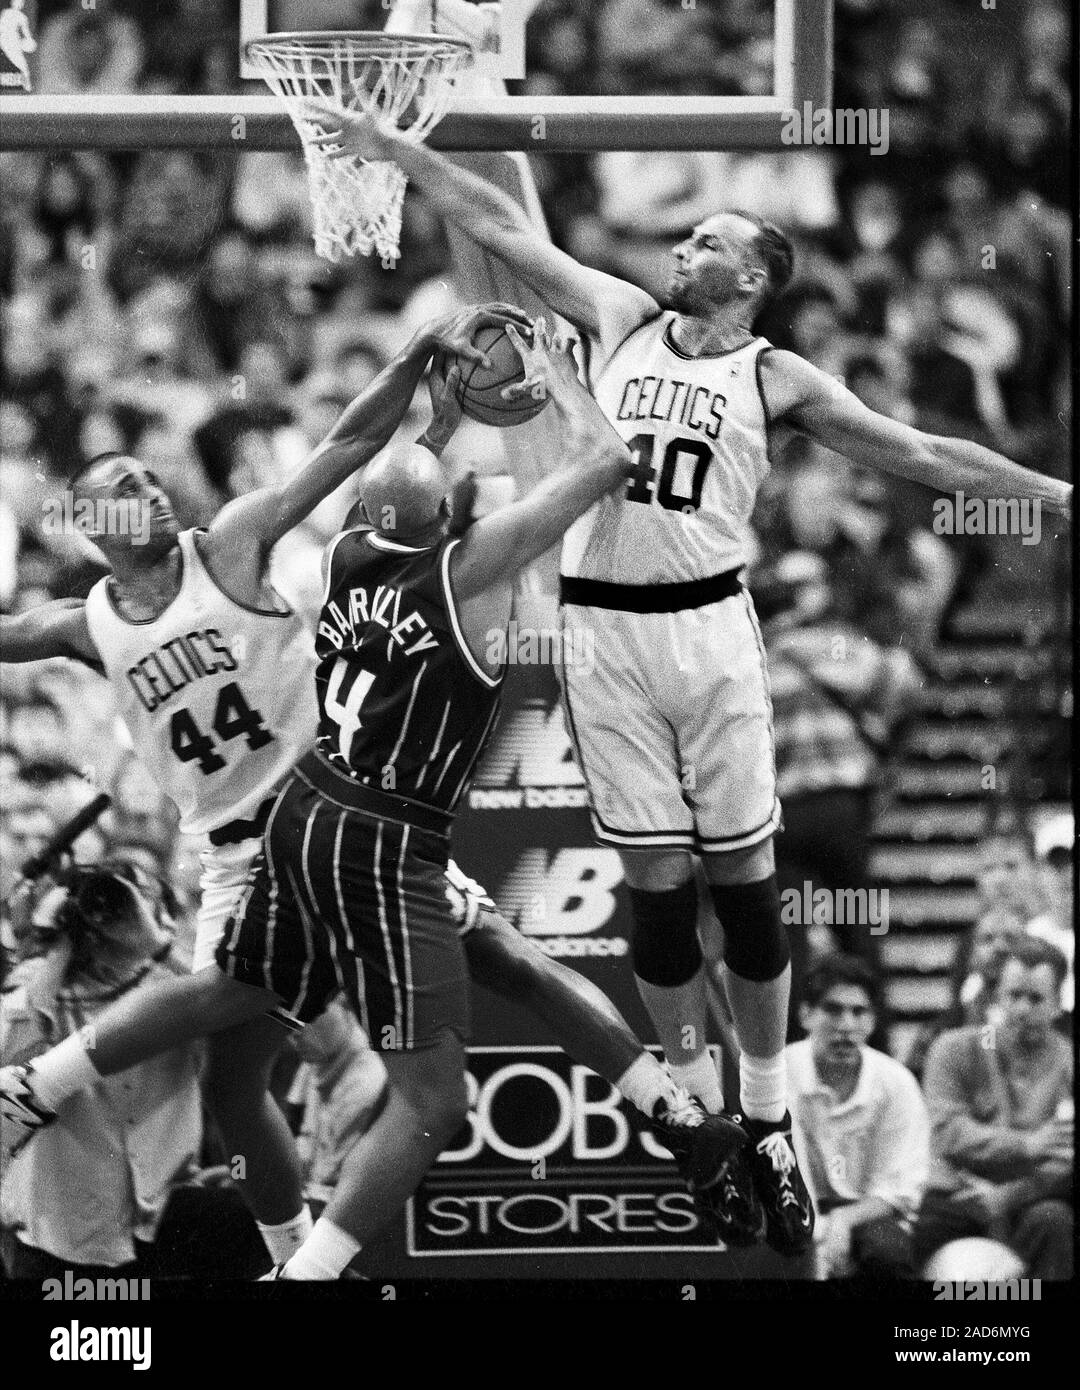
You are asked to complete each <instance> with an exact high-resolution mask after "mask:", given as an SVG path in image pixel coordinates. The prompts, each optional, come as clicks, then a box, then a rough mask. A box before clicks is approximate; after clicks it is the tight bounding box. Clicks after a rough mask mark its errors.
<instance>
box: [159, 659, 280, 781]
mask: <svg viewBox="0 0 1080 1390" xmlns="http://www.w3.org/2000/svg"><path fill="white" fill-rule="evenodd" d="M212 727H213V731H214V733H215V734H217V736H218V739H220V741H221V742H222V743H228V741H229V740H230V739H233V738H238V737H239V736H240V735H241V734H243V735H244V737H245V738H246V739H247V746H248V747H249V748H253V749H254V748H264V747H265V746H266V745H267V744H268V743H273V741H274V735H273V734H272V733H271V732H270V730H269V729H268V728H267V727H266V725H265V724H264V723H263V717H262V715H261V714H260V713H259V711H258V710H257V709H252V708H251V706H250V705H249V704H248V702H247V701H246V700H245V699H244V693H243V691H242V690H241V689H240V687H239V686H238V685H237V684H236V682H235V681H230V682H229V684H228V685H223V686H222V687H221V690H220V691H219V692H218V698H217V705H216V706H215V708H214V722H213V726H212ZM169 733H170V737H171V740H172V751H173V752H174V753H175V754H176V756H177V757H178V758H179V759H180V761H181V762H182V763H190V762H197V763H198V764H199V771H200V772H204V773H206V774H208V775H209V774H210V773H211V772H220V771H221V769H222V768H223V767H224V766H225V759H224V758H223V757H222V756H221V754H220V753H218V752H217V747H216V744H215V741H214V739H213V738H211V736H210V735H209V734H204V733H203V731H202V730H201V729H200V728H199V726H198V724H196V723H195V720H194V719H193V718H192V716H191V712H190V710H186V709H178V710H177V711H176V713H175V714H174V715H173V717H172V719H171V721H170V723H169Z"/></svg>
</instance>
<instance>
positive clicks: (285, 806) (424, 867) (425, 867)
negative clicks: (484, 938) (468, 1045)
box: [216, 754, 469, 1052]
mask: <svg viewBox="0 0 1080 1390" xmlns="http://www.w3.org/2000/svg"><path fill="white" fill-rule="evenodd" d="M316 760H317V761H316ZM312 778H314V781H313V780H312ZM316 782H317V783H318V785H315V783H316ZM361 803H363V804H364V806H365V809H360V805H361ZM403 805H405V806H406V808H407V803H403V802H402V800H401V799H400V798H396V797H389V796H386V795H385V794H379V793H377V792H375V793H372V794H370V795H368V793H367V789H366V788H362V787H357V786H355V784H350V783H349V782H348V781H347V780H346V779H345V778H343V777H341V775H340V774H338V773H336V772H334V771H333V770H332V769H330V768H329V767H328V765H327V764H326V763H325V762H324V761H323V760H321V759H318V755H315V754H312V755H309V757H308V758H305V759H304V760H303V762H301V764H300V765H299V767H298V768H297V770H296V771H295V772H294V773H293V775H292V776H291V777H290V779H289V781H288V782H287V783H286V784H285V786H284V788H283V789H282V791H281V793H280V795H279V796H278V799H277V801H276V803H275V805H274V809H273V811H272V812H271V814H270V818H269V821H268V822H267V827H266V835H265V840H264V845H263V851H262V853H261V855H260V856H259V858H258V859H257V860H256V862H255V864H254V865H253V867H252V871H251V874H250V876H249V879H248V883H247V885H246V887H245V889H244V893H243V896H242V898H241V900H240V903H239V905H238V907H237V910H236V912H235V914H234V915H233V917H232V918H231V920H230V921H229V923H228V925H227V927H226V930H225V935H224V939H223V940H222V942H221V945H220V946H219V947H218V949H217V954H216V960H217V964H218V965H219V967H220V968H221V969H222V970H223V971H224V972H225V973H226V974H227V975H229V976H231V977H232V978H233V979H236V980H240V981H242V982H243V983H245V984H250V985H259V986H261V987H263V988H265V989H269V990H272V991H273V992H274V993H275V994H277V995H278V996H279V997H280V998H281V999H282V1001H283V1003H284V1007H285V1009H286V1010H287V1012H288V1013H289V1014H291V1015H292V1017H293V1018H294V1019H297V1020H299V1021H300V1022H301V1023H309V1022H311V1021H312V1020H313V1019H314V1018H316V1017H318V1015H319V1014H321V1013H322V1012H323V1010H324V1009H325V1007H326V1005H327V1003H328V1001H329V1000H330V998H331V997H332V996H334V995H335V994H336V993H337V992H338V991H339V990H340V991H341V992H342V993H343V994H344V995H345V997H346V998H347V999H348V1001H349V1003H350V1005H351V1007H352V1009H353V1011H354V1012H355V1014H356V1016H357V1018H358V1019H359V1021H360V1025H361V1027H362V1028H363V1029H364V1032H365V1033H366V1034H367V1036H368V1039H369V1040H370V1042H371V1046H372V1047H373V1048H374V1049H375V1050H376V1051H380V1052H392V1051H400V1050H402V1049H405V1050H409V1049H413V1048H422V1047H426V1046H429V1045H430V1044H431V1043H433V1042H434V1041H435V1040H436V1038H437V1035H438V1034H439V1033H440V1032H441V1031H442V1030H443V1029H447V1028H448V1029H451V1030H452V1031H453V1032H454V1033H456V1034H457V1035H458V1037H460V1038H461V1039H462V1041H465V1040H467V1038H468V1035H469V978H468V967H467V965H466V962H465V953H464V949H463V947H462V945H461V940H460V936H459V930H460V928H459V925H458V923H457V922H456V921H455V919H454V913H453V910H452V907H451V903H450V901H449V900H448V896H447V884H446V866H447V859H448V838H447V835H446V833H445V831H446V830H447V829H448V828H449V827H448V823H447V824H446V826H445V828H441V827H440V828H434V827H433V826H432V825H431V824H430V823H429V824H425V825H423V826H420V825H417V824H415V823H410V821H409V820H407V819H405V818H404V817H405V816H406V815H408V814H409V812H408V809H406V810H405V811H404V812H403V813H402V818H400V819H395V818H393V817H392V816H391V815H388V814H386V812H387V811H388V810H390V811H399V812H400V809H401V807H402V806H403ZM375 807H377V808H378V809H379V811H380V812H382V814H375V809H374V808H375ZM435 814H436V815H437V814H438V813H435ZM420 818H421V819H423V816H421V817H420ZM429 819H430V818H429Z"/></svg>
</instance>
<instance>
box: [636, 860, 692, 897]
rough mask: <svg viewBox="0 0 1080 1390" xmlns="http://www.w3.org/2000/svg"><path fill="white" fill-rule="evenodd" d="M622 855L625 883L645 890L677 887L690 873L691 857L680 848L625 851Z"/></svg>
mask: <svg viewBox="0 0 1080 1390" xmlns="http://www.w3.org/2000/svg"><path fill="white" fill-rule="evenodd" d="M621 858H622V867H623V877H624V878H625V879H626V882H627V886H628V887H630V888H640V889H641V890H642V891H643V892H646V893H665V892H667V891H669V890H670V889H674V888H678V887H680V886H681V885H682V884H683V883H685V882H686V879H687V877H688V875H689V873H690V856H689V855H688V854H687V852H686V851H685V850H682V849H667V850H649V851H648V852H647V853H646V852H643V851H640V850H634V851H629V850H628V851H627V852H626V853H625V854H623V855H622V856H621Z"/></svg>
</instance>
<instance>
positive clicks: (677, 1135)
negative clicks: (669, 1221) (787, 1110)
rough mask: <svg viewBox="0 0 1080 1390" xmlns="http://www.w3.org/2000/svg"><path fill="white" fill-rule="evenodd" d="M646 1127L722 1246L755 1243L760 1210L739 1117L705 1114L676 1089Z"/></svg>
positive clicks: (760, 1230) (762, 1225)
mask: <svg viewBox="0 0 1080 1390" xmlns="http://www.w3.org/2000/svg"><path fill="white" fill-rule="evenodd" d="M649 1128H650V1129H651V1130H652V1132H653V1133H654V1134H655V1135H656V1137H657V1138H658V1139H659V1140H660V1142H661V1143H662V1144H663V1145H664V1147H665V1148H667V1149H670V1150H671V1153H672V1155H673V1157H674V1159H675V1162H676V1164H677V1165H678V1168H679V1171H680V1172H681V1173H682V1175H683V1177H684V1178H685V1179H686V1181H687V1183H688V1184H689V1187H690V1191H691V1193H692V1195H693V1197H694V1205H695V1206H696V1208H697V1211H698V1214H699V1216H700V1217H701V1219H702V1221H703V1222H705V1223H706V1224H707V1225H708V1226H709V1228H710V1229H711V1230H715V1232H716V1234H717V1236H718V1237H719V1239H720V1240H722V1241H723V1242H724V1244H725V1245H731V1246H747V1245H756V1244H757V1242H758V1241H759V1240H760V1239H761V1237H762V1235H763V1234H764V1230H765V1213H764V1212H763V1211H762V1208H761V1203H760V1202H759V1200H758V1197H757V1193H756V1191H755V1188H754V1181H753V1176H752V1174H751V1173H750V1170H749V1167H748V1166H747V1161H746V1157H745V1151H746V1149H747V1146H748V1145H749V1143H750V1136H749V1134H748V1133H747V1131H746V1130H745V1129H744V1128H743V1126H742V1125H741V1124H740V1123H739V1117H738V1116H737V1115H728V1114H724V1113H721V1114H719V1115H710V1114H709V1113H708V1112H707V1111H706V1110H705V1109H704V1108H703V1107H702V1105H701V1104H700V1102H698V1101H697V1100H695V1099H694V1098H693V1097H692V1096H690V1095H689V1094H688V1093H687V1092H685V1091H680V1092H679V1096H678V1101H677V1103H676V1104H675V1105H672V1106H668V1105H666V1104H665V1102H664V1101H660V1102H659V1103H658V1104H657V1107H656V1113H655V1114H654V1116H653V1118H652V1120H651V1121H650V1122H649Z"/></svg>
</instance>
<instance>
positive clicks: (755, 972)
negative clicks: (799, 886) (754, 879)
mask: <svg viewBox="0 0 1080 1390" xmlns="http://www.w3.org/2000/svg"><path fill="white" fill-rule="evenodd" d="M709 891H710V893H711V894H712V900H713V906H714V907H715V908H716V915H717V917H719V919H720V925H721V926H722V927H723V929H724V964H725V965H726V966H727V968H728V969H729V970H730V971H731V972H732V973H733V974H735V975H739V976H741V978H742V979H744V980H756V981H758V982H759V983H765V982H767V981H769V980H775V979H776V978H777V977H778V976H779V975H782V974H783V973H784V967H785V966H786V965H787V963H788V962H789V961H790V960H791V947H790V946H789V945H788V939H787V932H785V931H784V927H783V923H782V922H781V921H780V889H779V887H778V886H777V882H776V875H775V874H770V875H769V877H768V878H763V879H761V881H760V882H758V883H712V884H710V885H709Z"/></svg>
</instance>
